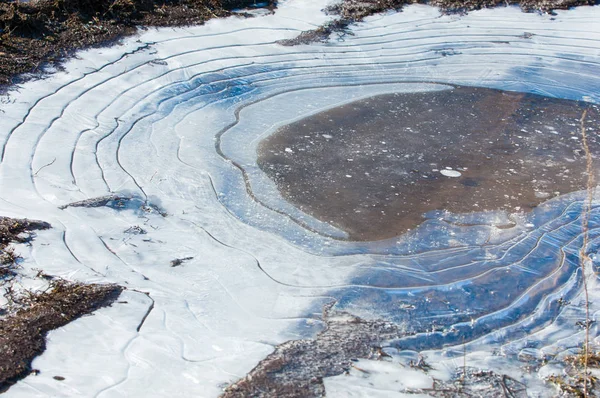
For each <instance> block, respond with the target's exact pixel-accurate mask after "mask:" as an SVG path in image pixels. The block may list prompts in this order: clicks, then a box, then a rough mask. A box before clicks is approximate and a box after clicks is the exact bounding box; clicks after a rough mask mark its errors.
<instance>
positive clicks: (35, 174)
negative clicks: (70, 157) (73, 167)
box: [33, 158, 56, 177]
mask: <svg viewBox="0 0 600 398" xmlns="http://www.w3.org/2000/svg"><path fill="white" fill-rule="evenodd" d="M54 162H56V158H54V160H52V161H51V162H50V163H48V164H45V165H43V166H42V167H40V168H39V169H38V171H36V172H35V173H33V176H34V177H36V176H37V175H38V173H39V172H40V171H42V169H44V168H46V167H48V166H52V165H53V164H54Z"/></svg>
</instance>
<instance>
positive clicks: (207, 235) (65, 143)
mask: <svg viewBox="0 0 600 398" xmlns="http://www.w3.org/2000/svg"><path fill="white" fill-rule="evenodd" d="M322 7H323V4H322V3H321V2H319V1H308V0H307V1H288V2H283V3H282V4H281V6H280V7H279V9H278V10H277V12H276V13H275V14H274V15H268V16H261V17H257V18H251V19H238V18H230V19H225V20H214V21H210V22H209V23H207V24H206V25H205V26H201V27H193V28H181V29H160V30H148V31H144V32H141V33H140V35H139V36H138V37H135V38H131V39H126V40H125V41H124V42H123V44H122V45H120V46H114V47H111V48H103V49H95V50H89V51H85V52H82V53H81V54H80V56H79V59H76V60H73V61H70V62H68V63H67V64H66V65H65V67H66V71H65V72H64V73H63V72H60V73H56V74H55V75H53V76H51V77H49V78H47V79H45V80H40V81H34V82H29V83H26V84H24V85H23V86H22V87H20V88H19V89H16V90H14V91H11V92H10V93H9V94H8V95H7V96H5V97H3V98H2V107H1V113H0V154H1V165H0V214H2V215H5V216H14V217H29V218H34V219H42V220H44V221H47V222H50V223H51V224H52V225H53V227H54V228H53V229H52V230H50V231H45V232H41V233H40V234H39V236H38V238H37V239H36V240H35V241H34V243H33V245H32V246H31V247H25V246H22V247H19V250H20V251H21V252H22V254H23V255H24V256H25V257H26V261H25V263H24V266H25V267H27V268H36V267H37V268H43V269H44V270H45V271H46V272H47V273H50V274H55V275H59V276H64V277H68V278H74V279H78V280H82V281H94V282H99V281H105V282H115V283H119V284H122V285H124V286H126V287H128V288H129V290H128V291H127V292H126V293H124V296H123V297H122V300H121V303H117V304H115V305H114V306H113V307H111V308H106V309H102V310H100V311H99V312H98V313H97V314H96V315H95V316H93V317H88V318H83V319H80V320H78V321H76V322H74V323H72V324H70V325H68V326H67V327H65V328H63V329H60V330H57V331H55V332H52V333H51V334H50V337H49V344H48V350H47V351H46V353H44V354H43V355H42V356H41V357H40V358H38V359H37V360H36V361H35V362H34V367H35V368H37V369H40V370H41V373H40V374H39V375H38V376H30V377H28V378H26V379H24V380H23V381H21V382H19V383H18V384H16V385H15V386H13V387H12V388H11V389H10V391H9V393H8V396H15V397H18V396H28V397H31V396H40V397H41V396H49V395H52V394H56V393H60V395H61V396H80V395H85V396H97V397H109V396H116V395H119V394H121V395H126V396H147V395H148V393H149V392H150V391H151V392H152V394H153V395H162V396H191V395H194V394H195V395H197V396H215V395H218V394H219V393H220V391H221V389H222V387H223V385H225V384H228V383H231V382H233V381H235V380H236V379H237V378H239V377H242V376H244V375H245V374H246V373H247V372H248V371H249V370H250V369H252V367H253V366H255V364H256V363H257V362H258V361H260V360H261V359H262V358H263V357H265V356H266V355H267V354H268V353H269V352H271V351H272V350H273V346H274V345H276V344H280V343H282V342H284V341H287V340H290V339H298V338H304V337H310V336H312V335H314V333H316V332H317V331H319V330H320V329H321V328H322V323H321V321H320V318H319V317H320V313H321V307H322V305H324V304H325V303H329V302H331V301H332V300H337V301H338V304H337V308H339V309H344V310H347V311H349V312H352V313H354V314H356V315H359V316H363V317H372V318H383V319H388V320H392V321H395V322H397V323H398V324H400V325H408V326H406V327H407V330H408V331H410V332H414V333H415V334H412V335H410V336H408V337H406V338H404V339H401V340H400V341H398V342H396V345H397V346H399V347H401V348H404V349H413V350H433V349H441V348H443V347H444V345H449V346H452V345H454V344H462V343H464V342H468V343H470V346H469V347H470V348H469V349H472V350H475V349H481V350H484V351H485V350H490V351H491V348H489V347H494V349H495V350H498V349H499V350H500V351H501V352H505V353H510V354H518V353H519V350H520V349H521V348H523V347H524V345H523V344H522V342H523V338H524V336H527V335H532V336H535V337H536V339H537V342H538V343H537V348H539V349H542V348H543V347H550V348H549V349H551V350H554V351H556V352H561V351H564V350H565V349H568V348H572V347H574V346H576V345H577V344H578V341H576V340H577V339H573V338H570V339H567V340H565V337H567V336H571V335H572V334H573V332H572V331H573V330H575V329H574V328H575V325H574V323H575V321H573V322H571V321H569V322H566V321H562V320H561V319H562V318H561V314H562V315H564V314H565V313H574V314H576V315H578V316H581V314H582V313H581V308H580V307H573V308H571V309H569V306H566V307H565V306H564V305H563V304H564V303H566V302H569V301H571V302H572V303H574V304H575V303H577V298H578V297H579V296H578V295H579V293H580V291H581V286H580V283H581V275H580V273H579V268H578V261H579V260H578V255H579V249H580V247H581V243H582V229H581V217H580V215H581V209H582V205H583V200H584V198H585V195H584V194H583V193H582V192H578V193H571V194H568V195H562V196H559V197H556V198H554V199H551V200H549V201H548V202H546V203H544V204H542V205H541V206H539V207H538V208H536V209H535V210H534V211H533V212H532V213H525V214H523V213H519V214H506V213H502V212H494V213H474V214H462V215H461V214H449V213H444V212H437V213H433V214H429V215H428V219H427V221H425V222H424V224H422V225H421V226H420V227H419V228H417V229H415V230H413V231H411V232H409V233H407V234H405V235H402V236H399V237H397V238H394V239H388V240H384V241H376V242H352V241H348V240H345V238H346V237H347V235H346V233H345V232H344V231H342V230H340V229H338V228H335V227H334V226H332V225H329V224H326V223H324V222H322V221H320V220H318V219H315V218H313V217H311V216H309V215H308V214H305V213H303V212H302V211H301V210H300V209H298V208H295V207H294V206H292V205H291V204H290V203H288V202H286V201H285V200H283V199H282V197H281V195H280V194H279V192H278V191H277V188H276V186H275V184H274V182H272V181H271V180H269V179H268V177H267V176H266V175H264V173H262V172H261V171H260V169H259V168H258V166H257V164H256V148H257V146H258V144H259V142H260V140H261V139H262V138H264V137H266V136H268V135H269V134H270V133H272V132H274V131H275V130H277V128H279V127H280V126H283V125H285V124H288V123H290V122H293V121H296V120H300V119H301V118H303V117H306V116H308V115H312V114H315V113H318V112H321V111H323V110H325V109H330V108H332V107H335V106H337V105H341V104H345V103H349V102H352V101H355V100H357V99H361V98H368V97H371V96H374V95H379V94H390V93H397V92H417V91H427V90H446V89H449V88H450V87H452V85H463V86H478V87H487V88H496V89H502V90H509V91H519V92H527V93H536V94H542V95H547V96H554V97H558V98H564V99H571V100H583V101H586V102H588V103H590V104H598V103H599V102H600V75H599V74H598V73H597V71H598V67H599V63H600V55H599V54H600V53H599V49H600V27H599V26H598V24H597V23H595V21H597V19H598V18H599V17H600V7H580V8H577V9H574V10H570V11H560V12H558V13H557V15H556V16H550V15H538V14H525V13H521V12H520V11H519V10H518V9H516V8H512V7H509V8H500V9H493V10H483V11H477V12H472V13H470V14H469V15H465V16H458V15H455V16H441V15H440V13H439V12H438V11H437V10H436V9H434V8H429V7H426V6H410V7H406V8H405V10H404V11H403V12H401V13H388V14H385V15H379V16H374V17H370V18H368V19H367V20H366V21H365V22H364V23H360V24H358V25H357V26H355V27H352V28H351V31H352V35H345V36H343V37H339V38H337V37H333V38H332V40H331V41H330V42H329V43H315V44H311V45H302V46H295V47H284V46H281V45H279V44H277V43H276V41H277V40H280V39H286V38H293V37H295V36H296V35H298V34H299V33H300V32H301V31H303V30H307V29H311V28H314V27H315V26H316V25H318V24H320V23H322V22H323V21H325V20H326V18H327V17H326V16H325V15H324V14H323V13H321V12H320V9H321V8H322ZM596 127H597V126H596ZM578 128H579V125H578V122H577V121H575V122H574V126H573V130H574V133H575V134H578ZM594 131H597V129H596V130H594ZM107 195H116V196H118V197H119V198H128V199H127V200H126V201H125V202H127V203H123V204H119V203H117V202H114V203H113V202H111V203H112V205H110V206H81V204H80V203H79V204H77V205H75V206H66V207H65V205H68V204H70V203H74V202H81V201H84V200H88V199H94V198H100V199H99V201H95V202H94V201H93V200H92V202H91V203H96V204H97V203H101V202H102V203H104V202H103V201H106V200H107V198H108V199H110V198H112V197H111V196H108V197H107ZM116 200H117V201H118V198H117V199H116ZM107 203H108V202H107ZM107 203H105V204H107ZM135 203H139V205H138V206H133V205H131V204H135ZM140 205H141V206H140ZM441 210H443V209H441ZM598 211H599V210H598V208H597V207H594V209H593V211H592V214H591V218H590V238H591V241H590V245H589V247H588V252H589V253H590V254H591V255H592V257H593V256H594V255H595V253H596V251H597V249H598V244H599V243H600V240H599V239H598V236H599V233H600V228H598V227H599V226H598V222H599V221H600V217H599V215H598ZM136 227H139V229H138V228H136ZM140 229H143V230H144V231H145V232H146V233H132V231H139V230H140ZM182 258H185V259H186V261H185V262H182V263H181V264H180V265H179V266H178V267H171V265H170V264H171V261H172V260H174V259H182ZM142 292H143V293H142ZM145 293H148V295H146V294H145ZM560 299H562V300H560ZM569 311H571V312H569ZM594 316H595V314H594ZM570 319H571V320H572V318H570ZM557 325H559V326H560V327H558V326H557ZM557 328H558V329H557ZM557 330H558V331H557ZM594 332H595V330H594ZM451 350H452V348H451V347H450V351H451ZM437 352H442V351H437ZM109 363H110V366H107V364H109ZM54 375H61V376H63V377H65V380H63V381H61V382H58V381H56V380H54V379H53V378H52V377H53V376H54Z"/></svg>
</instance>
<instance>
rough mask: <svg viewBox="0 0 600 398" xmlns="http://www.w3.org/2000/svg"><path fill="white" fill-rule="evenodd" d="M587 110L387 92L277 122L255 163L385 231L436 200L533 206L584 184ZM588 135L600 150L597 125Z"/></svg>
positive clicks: (327, 210) (508, 97)
mask: <svg viewBox="0 0 600 398" xmlns="http://www.w3.org/2000/svg"><path fill="white" fill-rule="evenodd" d="M585 110H587V114H586V118H589V120H588V123H589V125H590V126H593V125H598V124H600V115H599V114H598V111H597V109H596V108H595V107H594V106H592V105H591V104H586V103H577V102H572V101H566V100H559V99H553V98H548V97H540V96H536V95H531V94H521V93H513V92H501V91H496V90H490V89H481V88H467V87H457V88H455V89H448V90H441V91H432V92H427V93H410V94H393V95H385V96H378V97H372V98H369V99H365V100H362V101H357V102H352V103H350V104H348V105H344V106H341V107H339V108H335V109H331V110H329V111H326V112H323V113H320V114H317V115H315V116H312V117H309V118H305V119H301V120H299V121H297V122H295V123H292V124H290V125H287V126H284V127H282V128H280V129H279V130H278V131H277V132H276V133H274V134H273V135H271V136H269V137H268V138H267V139H265V141H263V142H262V143H261V145H260V147H259V159H258V164H259V166H260V168H261V169H262V170H263V171H264V172H265V173H266V174H267V175H268V176H269V177H270V178H271V179H273V180H274V181H275V182H276V184H277V186H278V188H279V190H280V191H282V192H283V196H284V197H285V198H286V199H287V200H288V201H290V202H292V203H294V204H295V205H296V206H298V207H301V208H303V209H304V210H305V211H306V212H307V213H311V214H312V215H314V216H315V217H316V218H319V219H321V220H323V221H327V222H328V223H331V224H334V225H339V226H340V227H341V228H342V229H344V230H346V231H347V232H348V233H349V234H350V238H351V239H355V240H366V241H371V240H379V239H386V238H392V237H394V236H398V235H401V234H402V233H404V232H406V231H407V229H414V228H415V227H417V226H418V225H419V224H421V223H422V222H423V221H424V218H423V217H422V215H423V214H425V213H428V212H431V211H433V210H440V209H443V210H447V211H450V212H452V213H467V212H473V211H476V212H481V211H490V210H507V211H509V212H518V211H520V210H522V211H526V212H529V211H531V209H532V208H534V207H535V206H537V205H539V204H540V203H541V202H542V201H545V200H547V199H548V198H549V197H550V196H556V195H557V193H563V194H564V193H569V192H574V191H579V190H582V189H585V187H586V183H587V173H586V158H585V154H584V150H583V148H582V145H581V134H580V127H579V125H580V119H581V117H582V114H583V112H584V111H585ZM588 141H589V144H590V150H591V151H592V152H593V153H598V149H600V147H599V145H598V144H599V143H598V140H597V136H591V137H590V138H589V140H588ZM447 177H450V178H447ZM459 177H460V178H459Z"/></svg>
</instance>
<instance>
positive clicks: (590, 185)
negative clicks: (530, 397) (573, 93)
mask: <svg viewBox="0 0 600 398" xmlns="http://www.w3.org/2000/svg"><path fill="white" fill-rule="evenodd" d="M586 116H587V109H586V110H584V111H583V114H582V115H581V121H580V122H581V140H582V145H583V150H584V152H585V157H586V171H587V198H586V201H585V204H584V208H583V214H582V228H583V244H582V246H581V250H580V252H579V261H580V264H581V273H582V277H583V293H584V295H585V341H584V345H583V350H584V359H583V372H584V374H583V395H584V397H586V398H587V397H588V396H589V395H588V358H589V352H590V300H589V292H588V283H587V282H588V281H587V270H586V264H589V257H588V255H587V252H586V251H587V246H588V241H589V226H588V224H589V218H590V212H591V210H592V202H593V199H594V169H593V162H592V153H591V152H590V147H589V145H588V140H587V133H586V130H585V118H586Z"/></svg>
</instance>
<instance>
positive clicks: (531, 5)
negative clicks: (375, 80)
mask: <svg viewBox="0 0 600 398" xmlns="http://www.w3.org/2000/svg"><path fill="white" fill-rule="evenodd" d="M415 3H419V4H429V5H431V6H435V7H439V8H440V10H441V11H442V12H443V13H445V14H453V13H466V12H468V11H472V10H479V9H482V8H492V7H498V6H508V5H519V6H520V7H521V9H523V11H526V12H535V11H537V12H546V13H552V12H553V11H554V10H563V9H568V8H571V7H575V6H581V5H593V4H599V3H600V2H599V1H598V0H342V1H341V2H339V3H337V4H334V5H331V6H329V7H327V8H326V9H325V11H326V12H327V13H329V14H332V15H336V16H337V18H335V19H334V20H332V21H331V22H328V23H326V24H324V25H322V26H320V27H318V28H317V29H314V30H309V31H306V32H303V33H302V34H300V35H299V36H298V37H296V38H294V39H288V40H281V41H280V42H279V43H280V44H282V45H285V46H294V45H298V44H309V43H312V42H316V41H326V40H328V39H329V37H330V36H331V35H332V34H333V33H337V34H340V35H342V36H343V35H345V34H350V31H349V30H348V28H349V26H350V25H351V24H353V23H356V22H360V21H362V20H363V19H364V18H366V17H368V16H370V15H374V14H377V13H380V12H384V11H388V10H396V11H399V10H401V9H402V7H404V6H405V5H409V4H415Z"/></svg>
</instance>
